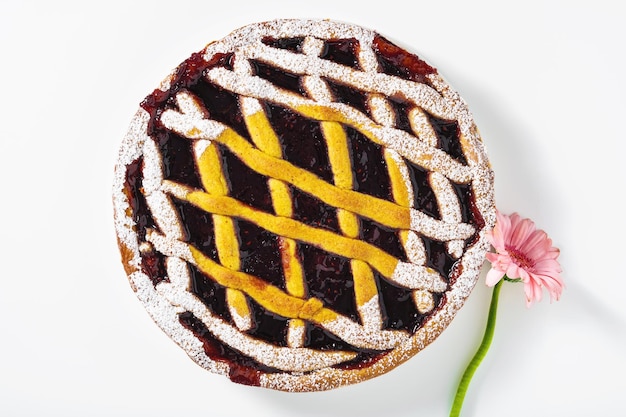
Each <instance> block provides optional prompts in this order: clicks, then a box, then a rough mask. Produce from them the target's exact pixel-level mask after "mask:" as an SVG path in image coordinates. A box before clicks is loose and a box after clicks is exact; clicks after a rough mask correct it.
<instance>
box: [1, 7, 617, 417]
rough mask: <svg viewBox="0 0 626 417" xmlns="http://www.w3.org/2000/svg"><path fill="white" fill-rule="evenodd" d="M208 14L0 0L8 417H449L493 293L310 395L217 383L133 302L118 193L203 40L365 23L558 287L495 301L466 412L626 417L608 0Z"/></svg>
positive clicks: (506, 291)
mask: <svg viewBox="0 0 626 417" xmlns="http://www.w3.org/2000/svg"><path fill="white" fill-rule="evenodd" d="M210 3H211V2H208V1H206V2H200V1H197V2H189V1H176V2H171V3H166V2H160V1H159V2H157V1H152V2H148V1H146V2H127V3H125V2H116V1H107V2H100V4H99V5H96V6H94V5H91V2H76V3H69V2H62V1H60V2H44V1H38V2H25V1H22V2H17V1H16V2H6V1H0V53H1V63H2V65H1V66H0V80H1V82H2V93H3V99H2V101H0V114H1V119H0V140H1V143H2V146H1V148H0V149H1V153H0V155H1V156H2V163H1V164H0V175H1V178H2V180H3V185H4V193H3V195H4V197H3V200H2V205H1V206H0V215H1V217H0V218H2V238H3V241H4V242H3V243H4V245H3V249H2V251H1V252H0V254H1V255H0V257H1V258H0V259H1V261H2V266H3V269H2V275H1V278H0V279H1V280H2V281H1V282H2V284H1V287H0V335H1V336H0V337H1V339H0V340H1V344H0V415H3V416H42V415H45V416H57V415H58V416H86V415H88V416H110V415H116V416H151V417H152V416H154V417H156V416H247V415H249V416H253V415H254V416H272V417H281V416H342V417H351V416H363V417H365V416H380V415H386V416H446V415H448V411H449V407H450V405H451V402H452V398H453V395H454V391H455V388H456V383H457V381H458V378H459V377H460V375H461V373H462V371H463V369H464V367H465V365H466V363H467V361H468V360H469V358H470V357H471V355H472V354H473V352H474V349H475V347H476V346H477V344H478V342H479V340H480V337H481V336H482V332H483V326H484V323H485V315H486V311H487V307H488V302H489V295H490V292H489V291H488V290H487V289H486V288H485V287H484V285H483V283H482V282H481V283H479V284H478V285H477V287H476V289H475V291H474V293H473V294H472V296H471V297H470V299H469V301H468V302H467V304H466V306H465V307H464V308H463V309H462V310H461V312H460V313H459V315H458V316H457V318H456V319H455V321H454V322H453V323H452V325H451V326H450V327H449V328H448V329H447V330H446V331H445V332H444V333H443V334H442V335H441V336H440V337H439V338H438V339H437V340H436V341H435V342H434V343H433V344H432V345H431V346H429V347H428V348H427V349H426V350H425V351H423V352H422V353H420V354H419V355H417V356H416V357H414V358H413V359H411V360H410V361H408V362H407V363H405V364H404V365H402V366H400V367H398V368H397V369H396V370H394V371H392V372H390V373H388V374H386V375H384V376H381V377H378V378H376V379H373V380H370V381H367V382H364V383H361V384H358V385H356V386H351V387H346V388H340V389H337V390H335V391H331V392H325V393H311V394H288V393H281V392H272V391H267V390H261V389H257V388H250V387H245V386H240V385H236V384H232V383H230V382H229V381H228V380H227V379H226V378H223V377H218V376H213V375H211V374H209V373H208V372H206V371H204V370H203V369H201V368H200V367H198V366H197V365H195V364H194V363H193V362H192V361H191V360H190V359H188V358H187V357H186V355H185V353H184V352H183V351H182V350H181V349H179V348H178V347H177V346H176V345H175V344H174V343H173V342H171V341H170V340H169V339H168V338H167V337H166V336H165V335H164V334H163V333H162V332H161V330H160V329H159V328H158V327H157V326H156V325H154V324H153V323H152V322H151V320H150V318H149V317H148V315H147V314H146V313H145V311H144V309H143V307H142V306H141V304H140V303H139V301H137V300H136V298H135V295H134V294H133V293H132V291H131V289H130V287H129V286H128V283H127V280H126V277H125V274H124V271H123V269H122V267H121V264H120V261H119V255H118V252H117V247H116V243H115V236H114V232H113V227H112V225H113V223H112V220H111V219H112V208H111V199H110V189H111V181H112V176H113V175H112V174H113V164H114V162H115V158H116V154H117V148H118V146H119V144H120V141H121V139H122V136H123V135H124V133H125V130H126V128H127V126H128V123H129V121H130V119H131V117H132V115H133V114H134V112H135V109H136V108H137V106H138V103H139V102H140V101H141V100H142V99H143V97H145V96H146V95H147V94H148V93H150V92H151V91H152V90H153V89H154V88H155V87H156V86H157V85H158V83H159V81H160V80H161V79H162V78H163V77H164V76H165V75H166V74H167V73H168V72H169V71H170V70H171V69H172V68H174V67H175V66H176V65H178V64H179V63H180V62H181V61H183V60H184V59H185V58H187V57H188V56H189V55H190V54H191V53H192V52H195V51H197V50H199V49H201V48H202V47H203V46H204V45H205V43H207V42H209V41H211V40H213V39H218V38H221V37H222V36H224V35H226V34H227V33H228V32H230V31H231V30H233V29H235V28H238V27H240V26H243V25H245V24H248V23H252V22H255V21H260V20H269V19H273V18H278V17H309V18H332V19H336V20H342V21H347V22H351V23H355V24H360V25H362V26H366V27H369V28H372V29H375V30H377V31H378V32H379V33H381V34H383V35H385V36H386V37H388V38H389V39H391V40H393V41H395V42H397V43H399V44H401V45H402V46H404V47H406V48H408V49H410V50H412V51H414V52H416V53H417V54H418V55H420V56H421V57H423V58H424V59H426V60H427V61H428V62H430V63H431V64H433V65H434V66H436V67H437V68H438V69H439V71H440V73H442V74H443V75H444V77H446V79H447V80H448V81H449V82H450V83H451V84H452V86H453V87H454V88H455V89H456V90H458V91H459V92H460V93H461V95H462V96H463V97H464V98H465V100H466V101H467V102H468V103H469V105H470V108H471V110H472V112H473V113H474V116H475V119H476V122H477V124H478V126H479V128H480V130H481V132H482V134H483V138H484V141H485V143H486V144H487V148H488V151H489V156H490V159H491V161H492V164H493V166H494V169H495V171H496V187H497V188H496V195H497V200H498V206H499V208H500V209H501V210H502V211H504V212H511V211H514V210H516V211H518V212H520V214H522V215H523V216H525V217H531V218H532V219H534V220H535V221H536V223H537V224H538V226H539V227H541V228H543V229H545V230H546V231H547V232H548V233H549V234H550V236H551V237H552V238H553V239H554V242H555V245H556V246H558V247H560V249H561V251H562V256H561V258H560V260H561V263H562V266H563V269H564V279H565V282H566V284H567V289H566V291H565V292H564V294H563V298H562V300H561V301H559V302H558V303H553V304H550V303H549V302H548V300H547V299H545V300H544V301H543V302H542V303H540V304H538V305H536V306H534V307H533V308H531V309H530V310H528V309H526V307H525V305H524V300H523V293H522V290H521V286H515V285H511V284H507V285H505V287H504V288H503V291H502V297H501V304H500V309H499V316H498V326H497V329H496V335H495V340H494V343H493V345H492V348H491V350H490V352H489V354H488V356H487V358H486V360H485V362H483V365H482V366H481V367H480V368H479V370H478V372H477V374H476V376H475V378H474V381H473V382H472V385H471V387H470V390H469V392H468V396H467V399H466V402H465V407H464V413H463V415H464V416H481V417H489V416H501V415H507V416H511V417H514V416H529V415H533V416H569V417H576V416H589V415H603V416H619V415H623V405H622V403H623V398H622V397H623V390H624V382H623V375H624V374H626V358H625V356H624V352H626V349H625V348H626V307H625V306H624V302H623V300H624V294H626V277H625V276H624V275H625V273H624V267H623V263H624V247H625V245H624V236H626V227H625V224H626V222H625V221H624V216H625V214H624V205H623V201H622V200H623V194H624V184H625V182H626V169H625V165H626V164H625V162H624V153H625V151H626V145H625V144H624V143H625V137H624V136H625V133H624V132H625V129H624V127H623V120H624V119H623V115H624V112H625V111H626V105H625V101H624V97H625V94H626V83H625V81H624V74H626V65H625V64H624V60H623V42H624V39H626V30H625V29H624V25H623V23H624V21H625V15H624V14H623V12H621V9H620V7H619V3H618V2H610V1H602V0H600V1H594V2H584V3H583V2H579V1H574V2H572V1H562V2H557V1H543V2H542V1H539V0H529V1H524V2H515V3H506V5H505V3H502V2H498V1H495V0H494V1H471V2H464V1H436V2H435V1H433V2H420V1H414V2H406V4H407V5H400V4H395V5H394V4H393V3H394V2H390V1H385V2H382V3H381V4H384V6H380V5H379V6H378V7H376V6H375V5H373V4H372V5H368V3H367V2H347V1H346V2H341V3H340V2H337V1H323V0H316V1H314V2H308V3H307V2H302V3H301V4H300V3H297V2H286V1H285V2H271V1H263V2H259V1H240V2H223V3H221V4H220V5H219V6H214V7H211V6H210ZM296 3H297V5H295V6H293V5H290V4H296ZM305 3H307V4H310V5H307V4H305ZM395 3H399V2H395ZM366 5H368V6H366Z"/></svg>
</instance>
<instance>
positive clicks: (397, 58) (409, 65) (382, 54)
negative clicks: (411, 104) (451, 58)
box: [372, 36, 437, 84]
mask: <svg viewBox="0 0 626 417" xmlns="http://www.w3.org/2000/svg"><path fill="white" fill-rule="evenodd" d="M372 46H373V48H374V52H375V54H376V58H377V59H378V63H379V64H380V67H381V69H382V71H383V72H384V73H385V74H389V75H395V76H397V77H400V78H404V79H405V80H410V81H416V82H419V83H423V84H429V82H428V79H427V78H426V76H427V75H429V74H435V73H437V70H436V69H435V68H433V67H431V66H430V65H428V64H427V63H426V62H424V61H422V60H421V59H420V58H419V57H418V56H416V55H414V54H411V53H409V52H407V51H405V50H404V49H402V48H400V47H398V46H396V45H394V44H393V43H391V42H389V41H388V40H387V39H385V38H383V37H382V36H376V37H375V38H374V41H373V43H372Z"/></svg>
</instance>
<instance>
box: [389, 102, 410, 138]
mask: <svg viewBox="0 0 626 417" xmlns="http://www.w3.org/2000/svg"><path fill="white" fill-rule="evenodd" d="M388 103H389V104H390V105H391V108H392V109H393V111H394V113H395V116H396V129H400V130H404V131H405V132H408V133H410V134H413V129H412V128H411V122H410V121H409V112H410V111H411V109H412V108H413V107H415V105H414V104H411V103H408V102H406V101H404V100H400V99H394V98H391V99H390V100H388Z"/></svg>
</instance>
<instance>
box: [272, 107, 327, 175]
mask: <svg viewBox="0 0 626 417" xmlns="http://www.w3.org/2000/svg"><path fill="white" fill-rule="evenodd" d="M265 112H266V114H267V117H268V119H269V121H270V124H271V125H272V128H273V130H274V132H276V135H277V136H278V139H279V140H280V143H281V146H282V150H283V158H284V159H285V160H286V161H289V162H291V163H292V164H294V165H296V166H298V167H300V168H303V169H306V170H307V171H309V172H312V173H313V174H315V175H317V176H318V177H320V178H322V179H323V180H325V181H326V182H329V183H332V180H333V173H332V170H331V168H330V164H329V162H328V147H327V146H326V140H325V139H324V135H323V134H322V128H321V126H320V122H318V121H316V120H311V119H307V118H306V117H304V116H302V115H300V114H298V113H296V112H294V111H292V110H290V109H287V108H285V107H279V106H276V105H273V104H270V103H265Z"/></svg>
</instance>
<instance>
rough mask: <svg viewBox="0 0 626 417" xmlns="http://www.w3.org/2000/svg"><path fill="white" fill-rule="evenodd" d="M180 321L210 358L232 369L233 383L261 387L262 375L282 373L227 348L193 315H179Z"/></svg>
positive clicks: (231, 377)
mask: <svg viewBox="0 0 626 417" xmlns="http://www.w3.org/2000/svg"><path fill="white" fill-rule="evenodd" d="M178 320H179V322H180V324H182V325H183V327H185V328H186V329H188V330H189V331H191V332H192V333H193V334H194V336H195V337H196V338H197V339H198V340H200V341H201V342H202V346H203V348H204V352H205V353H206V355H207V356H208V357H210V358H211V359H213V360H214V361H218V362H223V363H226V364H227V365H228V366H229V367H230V374H229V377H230V379H231V380H232V381H233V382H237V383H239V384H244V385H252V386H259V385H260V379H261V374H262V373H278V372H281V371H280V370H278V369H275V368H271V367H269V366H266V365H263V364H262V363H259V362H257V361H256V360H254V359H253V358H250V357H248V356H245V355H242V354H241V353H240V352H238V351H236V350H234V349H232V348H231V347H229V346H226V345H225V344H224V343H222V342H221V341H219V340H218V339H216V338H215V337H214V336H213V335H212V334H211V332H210V331H209V329H207V327H206V326H205V325H204V323H202V321H200V320H199V319H198V318H197V317H196V316H194V315H193V313H191V312H188V311H187V312H184V313H181V314H179V315H178Z"/></svg>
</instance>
